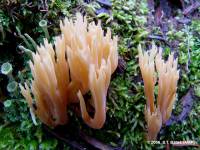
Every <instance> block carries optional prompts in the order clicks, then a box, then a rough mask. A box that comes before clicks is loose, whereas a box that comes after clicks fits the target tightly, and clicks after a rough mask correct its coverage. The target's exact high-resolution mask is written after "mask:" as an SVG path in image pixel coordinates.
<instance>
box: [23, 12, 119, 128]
mask: <svg viewBox="0 0 200 150" xmlns="http://www.w3.org/2000/svg"><path fill="white" fill-rule="evenodd" d="M60 28H61V31H62V35H61V36H59V37H57V39H56V41H55V51H54V49H53V46H52V45H51V44H49V43H48V42H47V40H45V42H44V46H40V47H38V48H37V52H36V54H33V62H31V63H30V67H31V72H32V74H33V81H32V85H31V89H29V87H28V85H27V84H25V88H24V87H23V86H21V85H20V88H21V91H22V94H23V96H24V97H25V98H26V99H27V101H28V104H29V106H30V108H31V112H32V111H34V112H35V113H36V114H37V115H38V116H39V118H40V119H41V120H42V122H44V123H45V124H47V125H50V126H56V125H58V124H64V123H66V121H67V115H66V114H67V111H66V106H67V104H69V103H77V102H79V101H80V108H81V113H82V117H83V120H84V121H85V122H86V124H88V125H89V126H90V127H92V128H96V129H98V128H101V127H102V126H103V124H104V122H105V119H106V95H107V90H108V86H109V83H110V78H111V74H112V73H113V72H114V71H115V69H116V68H117V64H118V52H117V37H114V38H113V39H112V37H111V31H110V29H108V30H107V32H106V34H105V35H104V31H103V30H102V28H101V24H100V22H99V23H98V24H97V25H96V24H95V23H94V22H92V23H89V24H88V23H87V19H86V17H83V16H82V15H81V14H77V15H76V20H75V22H73V21H72V20H68V19H65V20H64V21H63V22H61V23H60ZM68 66H69V68H68ZM89 91H91V94H92V101H91V105H92V106H93V107H94V108H95V114H94V117H93V118H92V117H90V116H89V114H88V112H87V108H86V105H85V101H84V98H83V95H84V94H86V93H87V92H89ZM31 93H33V95H34V97H35V100H33V99H32V97H31ZM82 94H83V95H82ZM33 104H35V105H36V107H37V108H36V109H35V108H34V105H33Z"/></svg>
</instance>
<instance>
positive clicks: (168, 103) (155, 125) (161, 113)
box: [139, 44, 179, 140]
mask: <svg viewBox="0 0 200 150" xmlns="http://www.w3.org/2000/svg"><path fill="white" fill-rule="evenodd" d="M139 66H140V69H141V73H142V78H143V80H144V91H145V96H146V98H147V106H146V108H145V118H146V121H147V129H148V139H149V140H155V139H156V137H157V134H158V132H159V130H160V128H161V126H162V124H165V123H166V121H167V120H168V119H169V117H170V116H171V111H172V106H173V103H174V101H175V96H176V89H177V81H178V78H179V71H178V70H177V59H175V60H174V59H173V54H170V56H169V58H168V60H167V61H166V62H164V60H163V59H162V49H161V48H159V49H158V48H157V47H156V46H155V44H153V45H152V49H151V50H150V51H149V52H144V53H143V52H142V49H141V46H139ZM155 66H156V69H155ZM155 70H157V72H158V78H159V79H158V98H157V107H156V106H155V105H154V101H155V100H154V99H155V98H154V88H155V84H156V71H155Z"/></svg>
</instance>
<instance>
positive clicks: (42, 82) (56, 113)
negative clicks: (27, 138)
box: [20, 36, 69, 126]
mask: <svg viewBox="0 0 200 150" xmlns="http://www.w3.org/2000/svg"><path fill="white" fill-rule="evenodd" d="M32 56H33V62H30V63H29V64H30V68H31V72H32V75H33V81H32V83H31V89H30V88H29V87H28V84H27V83H25V88H24V87H23V86H22V85H20V88H21V92H22V95H23V96H24V97H25V98H26V100H27V102H28V105H29V107H30V108H31V110H32V111H34V112H35V113H36V114H37V116H38V117H39V118H40V120H41V121H42V122H44V123H45V124H47V125H50V126H56V125H58V124H65V123H66V122H67V113H66V105H67V102H68V101H67V93H68V91H67V88H68V85H69V68H68V64H67V60H66V59H65V45H64V37H63V36H60V37H57V38H56V41H55V51H54V49H53V45H51V44H49V43H48V42H47V40H45V41H44V46H40V47H38V48H37V52H36V54H32ZM31 92H32V93H33V95H34V98H35V100H33V98H32V97H31ZM34 106H36V108H35V107H34Z"/></svg>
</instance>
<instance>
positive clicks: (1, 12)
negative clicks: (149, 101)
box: [0, 0, 200, 150]
mask: <svg viewBox="0 0 200 150" xmlns="http://www.w3.org/2000/svg"><path fill="white" fill-rule="evenodd" d="M76 12H81V13H82V14H84V15H87V18H88V20H89V21H97V20H101V22H102V27H103V29H106V28H108V27H109V28H110V29H111V31H112V35H118V37H119V42H118V51H119V64H118V68H117V70H116V71H115V73H114V74H113V75H112V78H111V83H110V86H109V89H108V94H107V108H108V110H107V118H106V123H105V125H104V127H103V128H102V129H100V130H94V129H91V128H89V127H88V126H87V125H85V124H84V122H83V120H82V119H81V117H80V114H79V112H78V111H77V114H78V115H77V114H75V113H72V112H75V111H74V110H78V109H79V105H74V106H71V107H70V108H69V112H68V114H69V116H70V117H69V120H70V121H69V123H68V124H67V125H65V126H59V127H56V128H55V129H52V128H49V127H47V126H46V125H44V124H42V123H41V122H40V121H39V119H38V120H37V122H38V125H37V126H35V125H34V124H33V122H32V120H31V116H30V112H29V108H28V106H27V103H26V101H25V99H24V98H23V96H22V95H21V94H20V90H19V88H17V90H16V91H15V92H8V91H7V84H8V83H9V80H8V78H7V76H5V75H3V74H0V85H1V86H0V150H1V149H2V150H5V149H6V150H13V149H15V150H22V149H25V150H26V149H27V150H38V149H40V150H50V149H65V150H68V149H81V150H82V149H91V150H94V149H108V150H114V149H115V150H120V149H176V148H180V147H181V148H182V149H183V148H184V149H198V148H199V147H198V144H200V118H199V116H200V101H199V100H200V2H199V1H198V0H196V1H194V0H187V1H184V0H176V1H171V0H169V1H165V0H159V1H156V2H155V1H154V0H140V1H139V0H112V1H110V2H109V1H107V0H104V1H102V0H68V1H65V0H54V1H53V0H52V1H45V0H41V1H37V0H33V1H29V0H18V1H15V0H3V1H1V2H0V65H2V64H3V63H5V62H9V63H11V64H12V67H13V77H14V79H15V81H16V82H18V83H24V82H25V81H26V80H29V81H30V80H31V79H32V75H31V72H30V68H29V66H28V61H29V60H30V57H29V55H27V53H26V52H25V51H23V50H22V49H20V48H19V46H24V47H28V46H29V45H27V43H26V40H24V38H23V37H25V36H24V35H25V33H27V34H28V35H29V36H31V37H32V38H33V39H34V40H35V41H36V43H37V44H38V45H39V44H40V43H42V42H43V38H44V37H45V34H44V33H43V31H42V29H41V27H39V25H38V24H39V22H40V20H42V19H45V20H47V21H48V31H49V34H50V37H51V40H53V39H54V37H55V36H56V35H58V34H60V28H59V21H60V20H62V19H63V18H64V17H68V18H73V17H74V16H75V14H76ZM152 42H155V44H156V45H158V46H160V47H162V48H163V56H164V57H165V58H167V56H168V55H169V53H170V52H174V53H175V57H178V69H179V70H180V77H179V81H178V87H177V97H176V101H175V104H174V107H173V111H172V116H171V118H170V119H169V120H168V121H167V124H166V125H165V126H163V127H162V128H161V130H160V132H159V134H158V138H157V140H158V141H156V143H152V142H147V140H146V122H145V118H144V107H145V104H146V99H145V96H144V85H143V81H142V77H141V73H140V69H139V65H138V49H137V47H138V45H139V44H141V45H142V47H144V49H149V48H150V47H151V43H152ZM30 49H31V48H30ZM31 50H32V51H34V49H33V48H32V49H31ZM157 88H158V86H157V85H156V89H157ZM170 141H182V142H183V141H193V142H195V143H196V144H194V145H189V144H185V143H184V144H181V145H180V144H179V145H176V144H167V143H169V142H170Z"/></svg>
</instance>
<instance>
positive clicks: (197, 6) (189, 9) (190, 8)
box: [183, 2, 200, 15]
mask: <svg viewBox="0 0 200 150" xmlns="http://www.w3.org/2000/svg"><path fill="white" fill-rule="evenodd" d="M199 7H200V2H195V3H193V4H192V5H190V6H189V7H187V8H186V9H185V10H184V11H183V14H184V15H189V14H190V13H192V12H193V11H194V10H195V9H197V8H199Z"/></svg>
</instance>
